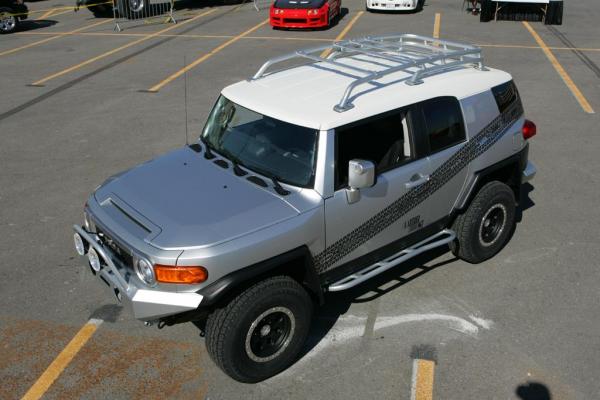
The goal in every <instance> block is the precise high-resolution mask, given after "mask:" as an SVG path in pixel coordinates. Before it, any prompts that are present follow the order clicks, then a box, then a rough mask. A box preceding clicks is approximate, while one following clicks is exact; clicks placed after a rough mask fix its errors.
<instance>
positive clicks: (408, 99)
mask: <svg viewBox="0 0 600 400" xmlns="http://www.w3.org/2000/svg"><path fill="white" fill-rule="evenodd" d="M338 60H339V61H342V62H344V63H347V64H350V65H354V66H356V67H360V68H368V69H371V70H372V69H373V65H374V63H381V62H382V60H381V59H379V60H378V59H373V58H371V57H368V56H365V55H356V56H349V57H344V58H340V59H338ZM367 61H369V62H367ZM410 76H411V74H410V73H409V72H405V71H400V72H397V73H393V74H390V75H388V76H385V77H383V78H381V79H379V80H377V81H376V82H377V83H367V84H364V85H361V86H359V87H358V88H356V90H355V91H353V92H352V95H351V97H350V99H351V102H352V104H353V105H354V108H352V109H350V110H347V111H344V112H337V111H335V110H334V109H333V107H334V106H335V105H336V104H338V103H339V102H340V99H341V98H342V95H343V94H344V91H345V89H346V87H347V86H348V85H349V84H350V83H352V82H353V81H355V80H356V79H357V78H360V77H361V75H360V73H357V72H356V71H353V70H351V69H347V70H345V69H344V68H340V67H337V66H330V65H327V64H325V63H323V62H318V63H312V64H308V65H303V66H299V67H294V68H290V69H286V70H282V71H279V72H275V73H271V74H269V75H266V76H264V77H262V78H260V79H256V80H247V81H241V82H238V83H236V84H233V85H231V86H228V87H226V88H225V89H223V92H222V94H223V95H224V96H225V97H227V98H228V99H229V100H231V101H233V102H235V103H237V104H240V105H241V106H243V107H246V108H248V109H250V110H253V111H256V112H258V113H261V114H263V115H268V116H270V117H273V118H276V119H279V120H282V121H286V122H289V123H292V124H296V125H300V126H305V127H308V128H313V129H320V130H328V129H332V128H335V127H338V126H342V125H345V124H348V123H351V122H354V121H358V120H361V119H364V118H366V117H369V116H373V115H376V114H380V113H383V112H386V111H389V110H393V109H397V108H400V107H403V106H407V105H410V104H414V103H417V102H420V101H423V100H427V99H430V98H432V97H439V96H454V97H456V98H458V99H462V98H465V97H469V96H471V95H474V94H477V93H481V92H483V91H485V90H488V89H490V88H491V87H493V86H496V85H499V84H502V83H505V82H507V81H509V80H510V79H512V78H511V76H510V75H509V74H508V73H506V72H503V71H500V70H496V69H492V68H488V70H487V71H481V70H478V69H476V68H474V67H470V66H460V67H457V68H456V69H454V70H450V71H446V72H440V73H437V74H435V75H432V76H428V77H424V78H423V81H424V82H423V83H422V84H419V85H413V86H410V85H407V84H406V83H405V81H406V80H407V79H408V78H410Z"/></svg>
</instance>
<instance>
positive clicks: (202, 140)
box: [200, 136, 216, 160]
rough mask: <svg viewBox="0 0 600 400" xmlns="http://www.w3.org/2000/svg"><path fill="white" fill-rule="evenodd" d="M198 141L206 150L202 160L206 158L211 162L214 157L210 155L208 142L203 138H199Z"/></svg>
mask: <svg viewBox="0 0 600 400" xmlns="http://www.w3.org/2000/svg"><path fill="white" fill-rule="evenodd" d="M200 141H201V142H202V144H203V145H204V147H205V148H206V150H205V151H204V158H206V159H207V160H212V159H213V158H215V157H216V156H215V155H214V154H213V153H212V150H211V144H210V142H209V141H208V140H207V139H205V138H204V137H203V136H200Z"/></svg>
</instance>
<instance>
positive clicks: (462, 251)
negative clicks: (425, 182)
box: [450, 181, 516, 264]
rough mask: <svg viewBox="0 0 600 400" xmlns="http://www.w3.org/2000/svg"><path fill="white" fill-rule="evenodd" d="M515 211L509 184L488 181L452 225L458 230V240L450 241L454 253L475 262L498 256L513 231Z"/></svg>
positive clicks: (513, 197) (513, 198)
mask: <svg viewBox="0 0 600 400" xmlns="http://www.w3.org/2000/svg"><path fill="white" fill-rule="evenodd" d="M515 210H516V203H515V195H514V193H513V191H512V189H511V188H510V187H508V186H507V185H506V184H504V183H502V182H498V181H492V182H489V183H487V184H485V185H484V186H483V187H482V188H481V189H480V190H479V192H478V193H477V195H476V196H475V198H474V199H473V201H472V202H471V204H470V205H469V208H467V210H466V211H465V212H464V213H463V214H460V215H459V216H458V217H457V218H456V220H455V221H454V224H453V225H452V229H453V230H454V232H456V240H455V241H454V242H453V243H451V244H450V249H451V250H452V253H454V255H455V256H457V257H459V258H461V259H463V260H465V261H467V262H470V263H473V264H477V263H480V262H482V261H485V260H487V259H488V258H491V257H493V256H494V255H496V254H497V253H498V252H499V251H500V250H502V248H503V247H504V246H505V245H506V243H507V242H508V239H509V238H510V236H511V234H512V232H513V229H514V226H515Z"/></svg>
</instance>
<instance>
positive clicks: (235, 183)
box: [74, 34, 536, 382]
mask: <svg viewBox="0 0 600 400" xmlns="http://www.w3.org/2000/svg"><path fill="white" fill-rule="evenodd" d="M322 52H325V53H322ZM280 63H283V65H285V67H283V68H282V67H281V64H280ZM278 64H279V67H280V68H279V69H278V70H276V71H275V72H273V70H274V68H273V67H274V66H277V65H278ZM298 64H300V65H298ZM535 132H536V129H535V125H534V124H533V123H532V122H530V121H527V120H525V119H524V118H523V108H522V105H521V100H520V98H519V93H518V91H517V89H516V87H515V84H514V83H513V81H512V78H511V76H510V75H509V74H507V73H505V72H502V71H499V70H495V69H491V68H486V67H484V64H483V59H482V56H481V51H480V49H479V48H477V47H474V46H471V45H468V44H461V43H454V42H449V41H445V40H439V39H433V38H428V37H422V36H416V35H410V34H404V35H395V36H387V37H366V38H361V39H357V40H347V41H341V42H337V43H335V44H333V45H329V46H322V47H317V48H313V49H309V50H304V51H297V52H295V53H293V54H289V55H285V56H282V57H278V58H275V59H272V60H269V61H267V62H266V63H265V64H264V65H263V66H262V67H261V68H260V70H259V71H258V72H257V73H256V75H255V76H254V77H253V78H251V79H249V80H247V81H243V82H239V83H237V84H234V85H232V86H229V87H227V88H225V89H224V90H223V91H222V93H221V96H220V97H219V99H218V100H217V102H216V104H215V106H214V108H213V110H212V112H211V114H210V116H209V118H208V121H207V122H206V125H205V127H204V130H203V132H202V134H201V135H200V138H199V140H198V142H197V143H194V144H192V145H189V146H185V147H183V148H180V149H177V150H174V151H172V152H171V153H168V154H166V155H163V156H160V157H158V158H156V159H154V160H152V161H149V162H147V163H144V164H142V165H139V166H137V167H134V168H132V169H130V170H128V171H126V172H123V173H121V174H118V175H115V176H113V177H111V178H109V179H108V180H107V181H106V182H104V183H103V184H102V185H100V186H99V187H98V188H97V189H96V191H95V192H94V193H93V194H92V195H91V196H90V197H89V199H88V201H87V204H86V206H85V224H84V225H83V226H77V225H75V226H74V229H75V232H76V233H75V247H76V250H77V252H78V253H79V254H80V255H82V256H86V257H87V261H86V263H87V264H88V265H89V266H90V269H91V271H92V273H94V274H95V275H97V276H98V277H100V278H101V280H102V281H103V282H104V283H106V284H107V285H108V286H109V287H110V288H111V289H112V291H113V292H114V293H115V295H116V296H117V298H118V299H119V301H123V302H125V303H126V304H128V305H129V306H131V308H132V312H133V315H134V316H135V317H136V318H138V319H140V320H143V321H146V322H148V323H149V324H150V323H154V322H157V323H158V324H159V326H164V325H172V324H175V323H180V322H186V321H195V322H196V323H197V324H198V325H199V326H202V327H203V330H204V332H205V335H206V346H207V348H208V352H209V354H210V355H211V357H212V359H213V360H214V361H215V363H216V364H217V365H218V366H219V367H220V368H222V369H223V370H224V371H225V372H226V373H227V374H229V375H230V376H231V377H233V378H234V379H236V380H239V381H243V382H257V381H261V380H263V379H266V378H268V377H270V376H272V375H274V374H276V373H278V372H280V371H282V370H283V369H285V368H286V367H288V366H289V365H290V364H291V363H293V362H294V360H295V359H296V358H297V357H298V355H299V353H300V351H301V349H302V347H303V345H304V342H305V339H306V337H307V335H308V332H309V327H310V323H311V317H312V313H313V308H314V305H320V304H323V302H324V300H325V297H324V294H325V293H326V292H328V291H341V290H346V289H349V288H352V287H354V286H356V285H359V284H361V283H362V282H365V281H366V280H368V279H369V278H371V277H373V276H375V275H378V274H381V273H382V272H384V271H386V270H388V269H389V268H392V267H394V266H396V265H398V264H400V263H402V262H404V261H406V260H408V259H410V258H412V257H414V256H416V255H418V254H420V253H423V252H425V251H427V250H430V249H433V248H436V247H440V246H449V247H450V249H451V250H452V252H453V253H454V254H455V255H457V256H458V257H460V258H461V259H463V260H466V261H467V262H471V263H478V262H482V261H484V260H486V259H488V258H490V257H492V256H493V255H495V254H496V253H497V252H499V251H500V250H501V249H502V247H503V246H504V245H505V244H506V243H507V241H508V240H509V238H510V236H511V234H512V231H513V229H514V227H515V211H516V206H517V201H518V199H519V198H520V190H521V186H522V184H523V183H524V182H526V181H528V180H529V179H531V178H532V177H533V176H534V174H535V167H534V166H533V165H532V164H531V163H530V162H528V160H527V153H528V143H527V139H528V138H530V137H531V136H533V135H534V134H535Z"/></svg>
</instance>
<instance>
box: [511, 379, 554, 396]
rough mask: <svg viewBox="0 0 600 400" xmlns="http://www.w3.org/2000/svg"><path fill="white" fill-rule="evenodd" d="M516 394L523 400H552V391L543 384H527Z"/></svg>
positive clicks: (518, 388) (519, 388)
mask: <svg viewBox="0 0 600 400" xmlns="http://www.w3.org/2000/svg"><path fill="white" fill-rule="evenodd" d="M515 394H516V395H517V396H518V397H519V399H521V400H552V395H551V394H550V389H548V387H547V386H546V385H544V384H543V383H539V382H527V383H524V384H522V385H519V386H518V387H517V388H516V389H515Z"/></svg>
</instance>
